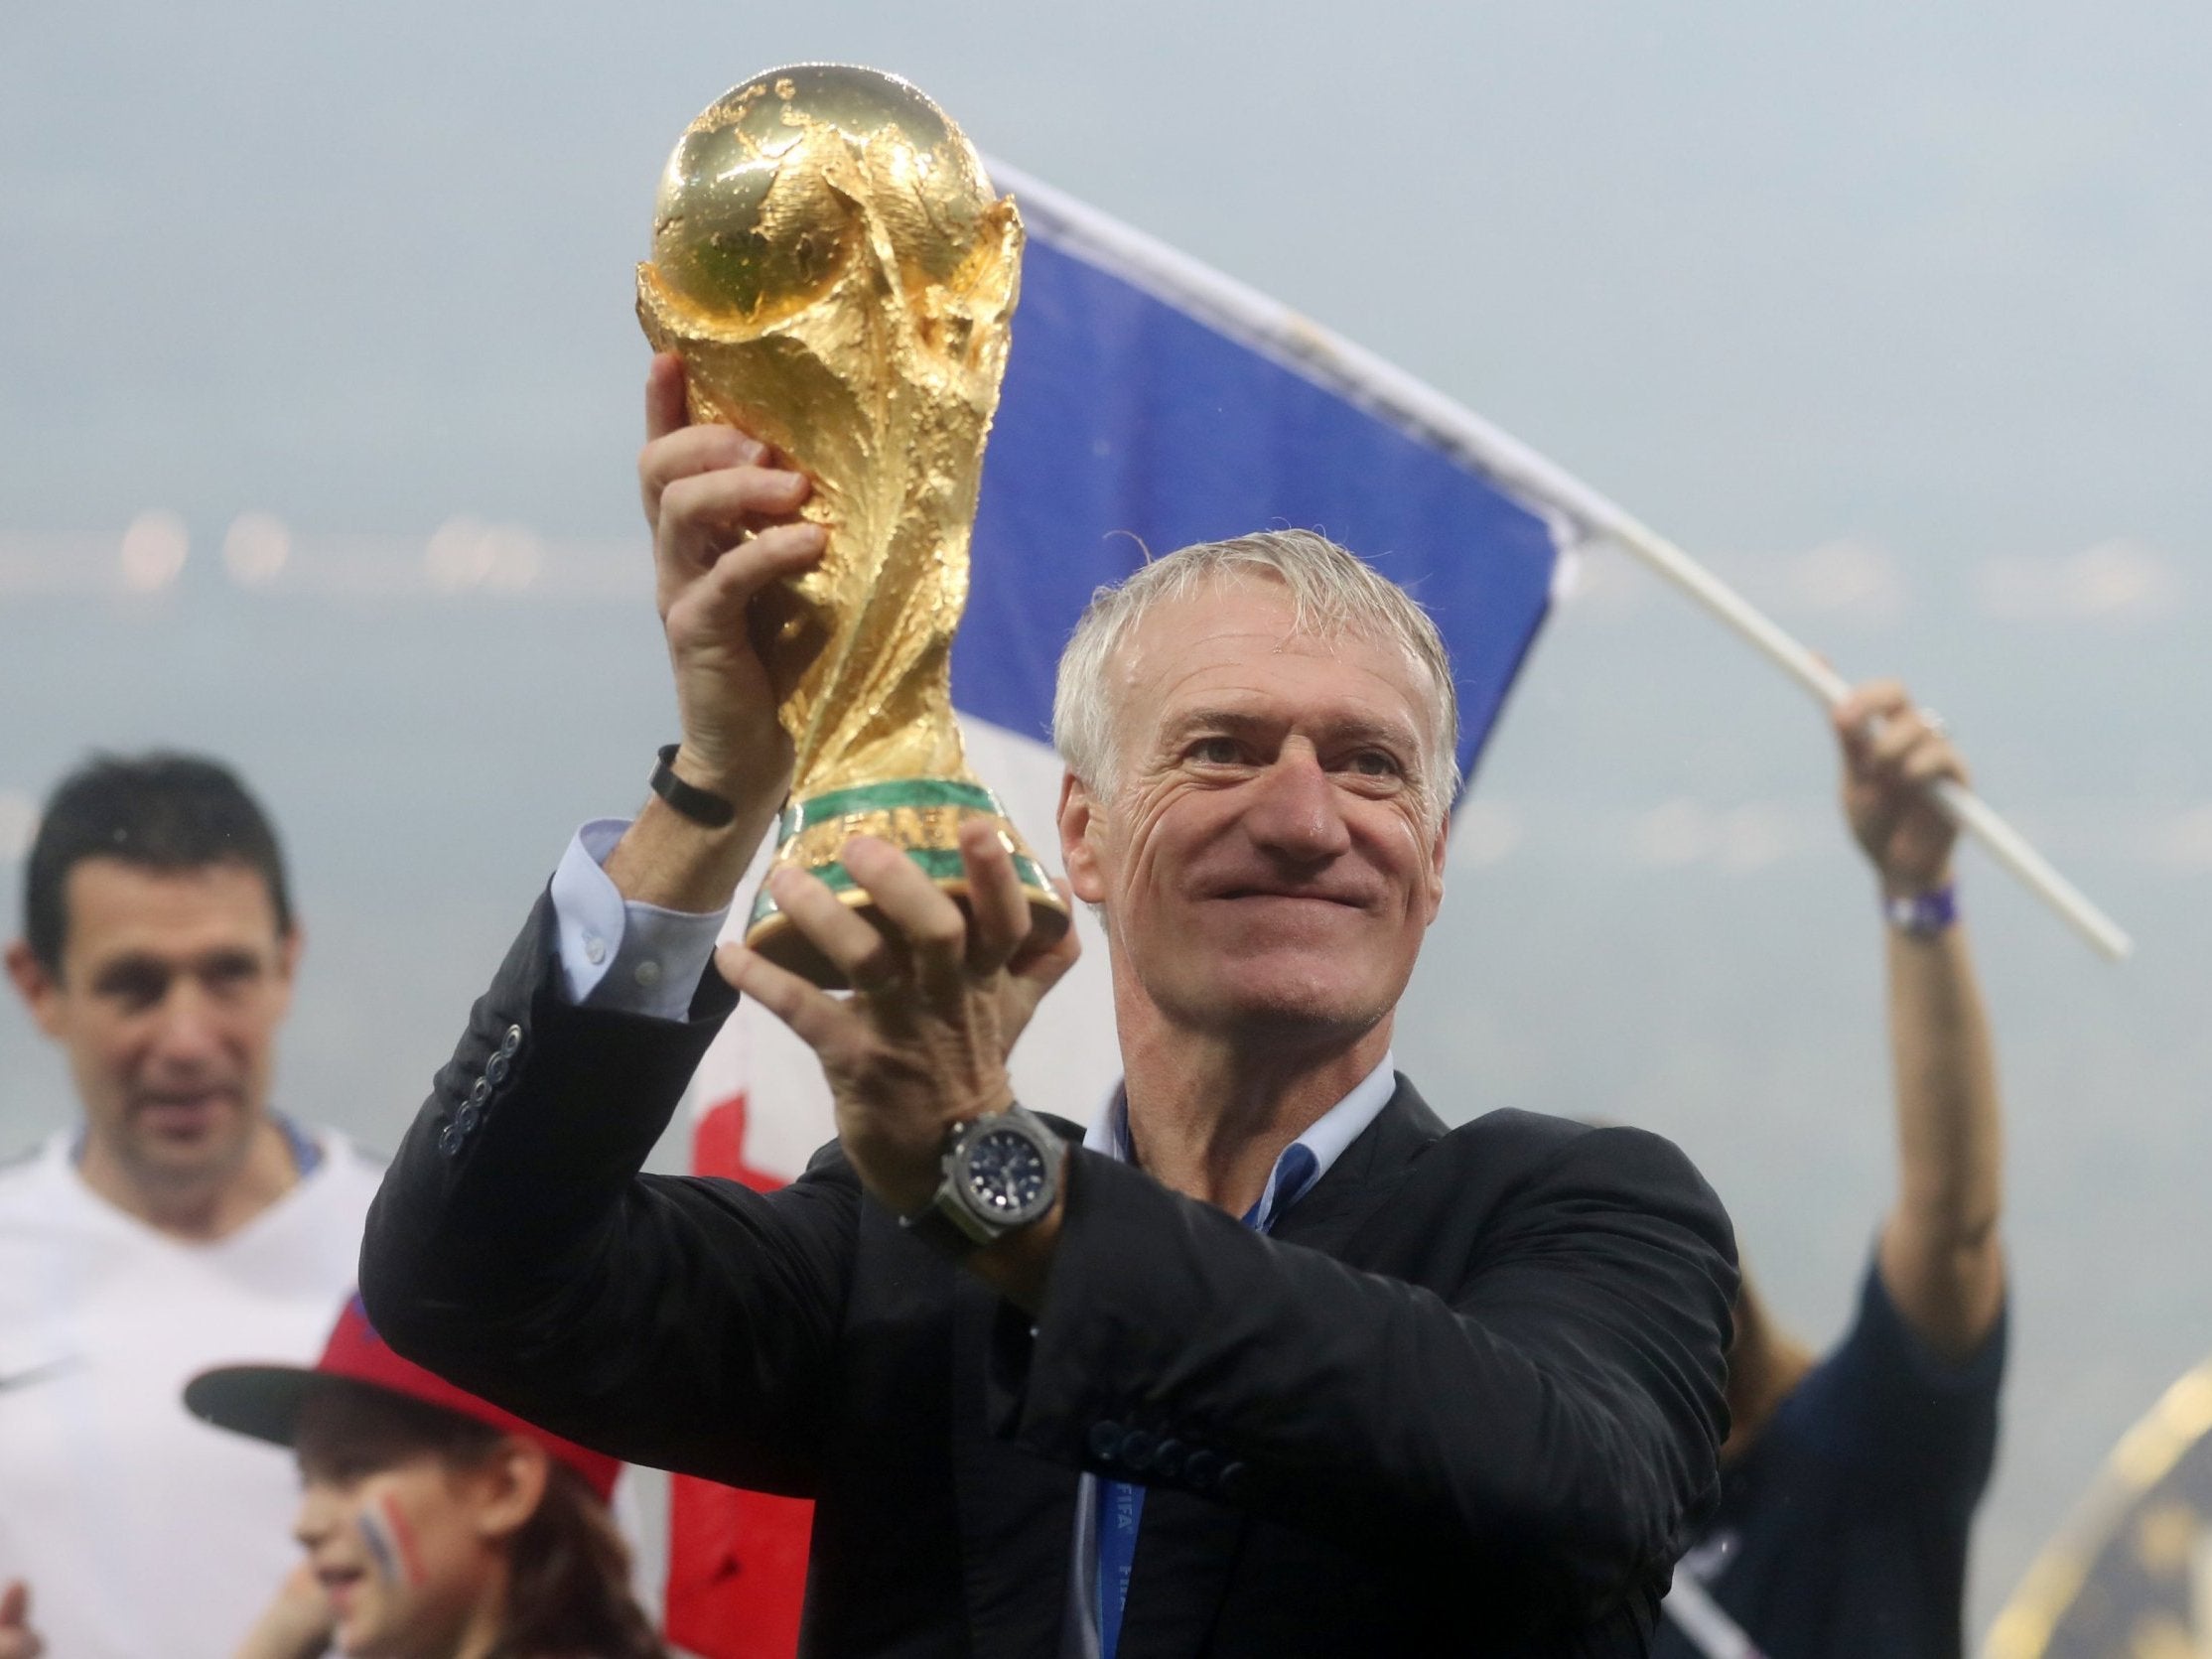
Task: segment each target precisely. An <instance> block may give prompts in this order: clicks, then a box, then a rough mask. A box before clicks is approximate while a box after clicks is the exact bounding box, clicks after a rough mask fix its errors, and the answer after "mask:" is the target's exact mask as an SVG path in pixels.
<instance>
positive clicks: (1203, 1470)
mask: <svg viewBox="0 0 2212 1659" xmlns="http://www.w3.org/2000/svg"><path fill="white" fill-rule="evenodd" d="M1220 1473H1221V1458H1220V1455H1219V1453H1217V1452H1208V1451H1206V1450H1205V1449H1204V1448H1203V1447H1201V1448H1199V1449H1198V1450H1197V1451H1196V1452H1191V1453H1190V1455H1189V1456H1187V1457H1185V1458H1184V1459H1183V1460H1182V1480H1183V1484H1184V1485H1186V1486H1188V1487H1189V1488H1190V1489H1191V1490H1192V1491H1194V1492H1203V1491H1209V1490H1211V1488H1212V1486H1213V1482H1214V1480H1215V1479H1216V1478H1217V1477H1218V1476H1219V1475H1220Z"/></svg>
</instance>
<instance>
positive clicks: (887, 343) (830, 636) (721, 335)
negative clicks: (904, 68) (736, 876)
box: [637, 64, 1068, 985]
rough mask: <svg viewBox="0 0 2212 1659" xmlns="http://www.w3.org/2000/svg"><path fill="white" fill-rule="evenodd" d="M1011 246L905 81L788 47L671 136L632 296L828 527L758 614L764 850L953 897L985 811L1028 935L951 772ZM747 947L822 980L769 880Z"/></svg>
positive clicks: (829, 976) (694, 395)
mask: <svg viewBox="0 0 2212 1659" xmlns="http://www.w3.org/2000/svg"><path fill="white" fill-rule="evenodd" d="M1021 260H1022V220H1021V216H1020V214H1019V213H1017V212H1016V210H1015V206H1014V202H1013V200H1012V199H1011V198H1005V199H1001V198H999V197H997V196H995V195H994V194H993V192H992V190H991V185H990V181H989V180H988V179H987V178H986V177H985V176H984V172H983V165H982V162H981V160H980V158H978V156H977V155H976V152H975V149H974V147H973V146H971V145H970V144H969V142H968V140H967V137H966V135H965V134H963V133H962V132H961V131H960V129H959V128H958V127H957V126H955V125H954V124H953V123H952V121H951V119H950V118H949V117H947V116H946V115H945V113H944V112H943V111H942V110H940V109H939V108H938V107H937V106H936V105H935V104H934V103H932V102H930V100H929V99H928V98H926V97H924V96H923V95H922V93H921V92H920V91H919V90H917V89H916V88H915V87H913V86H911V85H909V84H908V83H907V82H905V81H903V80H900V79H899V78H898V77H897V76H895V75H889V74H884V73H881V72H879V71H877V70H874V69H857V68H853V67H849V66H843V65H828V64H803V65H794V66H792V67H790V68H788V69H772V70H770V71H768V72H767V73H765V74H762V75H760V76H758V77H756V78H754V79H752V80H749V81H746V82H745V83H744V84H743V85H741V86H738V87H736V88H735V89H733V90H732V91H730V92H729V93H727V94H726V95H725V96H723V97H722V98H720V99H718V100H716V101H715V102H714V103H713V104H712V105H710V106H709V107H708V108H707V109H706V110H705V111H704V112H703V113H701V114H700V115H699V117H698V118H697V119H696V120H694V121H693V122H692V123H691V125H690V126H689V127H688V128H687V129H686V130H685V132H684V135H683V137H682V139H681V140H679V141H678V143H677V145H676V148H675V152H674V153H673V154H672V155H671V156H670V157H669V159H668V166H667V170H666V171H665V173H664V174H663V175H662V178H661V183H660V194H659V199H658V201H657V203H656V205H655V209H654V216H653V257H652V259H651V261H650V262H649V263H646V264H643V265H640V266H639V267H638V268H637V315H638V320H639V321H640V322H641V323H642V324H643V325H644V329H645V334H646V337H647V338H648V339H649V340H650V341H651V342H652V344H653V346H654V348H655V349H656V350H674V351H676V352H678V353H680V354H681V355H682V357H683V359H684V364H685V368H686V370H687V373H688V383H689V386H690V402H691V415H692V418H693V419H694V420H708V421H727V422H729V423H730V424H732V425H734V426H737V427H740V428H742V429H744V430H745V431H747V432H749V433H751V434H752V435H753V436H754V437H756V438H758V439H760V441H761V442H762V443H765V444H769V445H772V446H773V447H774V448H775V449H776V450H777V451H778V452H780V454H781V455H782V457H783V459H784V461H785V462H786V463H788V465H790V466H791V467H792V468H794V469H795V470H797V471H799V472H802V473H804V474H805V475H806V476H807V477H808V478H809V479H810V480H811V481H812V482H813V494H812V496H811V497H810V499H809V500H808V501H807V503H806V505H805V506H804V507H803V508H802V509H801V511H802V512H803V513H804V515H805V516H806V517H807V518H809V519H812V520H814V521H816V522H818V523H820V524H822V525H823V526H824V527H825V529H826V530H827V531H828V532H829V535H828V550H827V552H826V554H825V555H824V557H823V560H822V562H821V564H820V565H819V566H817V567H816V568H815V569H814V570H813V571H811V572H809V573H808V574H806V575H805V576H803V577H799V578H797V579H795V580H793V581H791V582H788V583H785V584H783V585H781V586H780V587H778V588H776V589H774V590H772V591H770V592H769V593H768V594H765V595H763V596H762V597H761V599H760V600H759V601H757V602H756V605H755V611H754V617H753V627H754V631H755V639H756V643H757V644H758V645H759V646H760V653H761V657H762V660H763V661H764V662H765V663H766V664H767V668H768V672H769V674H770V675H771V677H772V678H773V681H774V684H775V687H776V692H777V696H778V699H779V704H778V712H779V716H780V718H781V720H782V723H783V726H784V729H785V730H786V731H788V732H789V733H790V735H791V742H792V744H793V746H794V748H795V750H796V760H795V763H794V769H793V773H792V784H791V798H790V801H789V803H788V804H787V806H786V807H785V810H784V813H783V816H782V819H781V821H780V822H779V824H778V827H777V844H776V853H775V859H776V863H778V864H789V865H794V866H796V867H798V868H800V869H802V870H806V871H809V872H811V873H812V874H814V875H816V876H818V877H820V878H821V879H822V880H824V881H825V882H827V883H828V884H829V885H830V887H831V888H832V889H834V890H836V891H837V892H838V893H839V895H840V896H841V897H843V898H844V899H846V901H847V902H849V903H854V904H856V905H860V906H863V907H865V905H866V902H867V898H866V895H865V894H863V893H861V892H860V891H859V890H858V889H857V888H855V887H854V886H853V884H852V880H851V878H850V877H849V876H848V875H847V874H846V872H845V869H844V867H843V865H842V864H841V863H840V862H839V852H840V850H841V849H842V848H843V846H844V845H845V843H846V841H847V840H848V839H850V838H851V837H852V836H854V835H857V834H870V835H880V836H883V837H885V838H886V839H888V840H890V841H892V842H893V843H894V844H896V845H898V846H899V847H900V848H901V849H902V850H903V851H904V852H905V853H906V854H907V856H908V857H909V858H912V859H913V860H914V861H915V862H916V863H918V864H919V865H920V866H921V867H922V868H923V869H924V870H925V871H927V872H928V873H929V874H930V876H931V877H932V878H934V879H935V880H936V881H937V882H938V883H939V884H940V885H941V886H943V887H944V888H946V889H947V890H948V891H950V892H952V893H953V894H955V895H956V896H959V895H962V894H964V891H965V886H966V884H965V879H964V877H963V875H962V870H961V863H960V854H959V848H958V843H957V841H956V839H955V837H956V833H957V829H958V826H959V824H960V823H961V822H962V821H963V820H964V819H967V818H971V817H976V816H978V815H982V816H987V817H989V818H991V819H992V820H993V821H994V822H995V823H996V825H997V826H998V830H999V833H1000V835H1001V836H1002V837H1003V838H1004V839H1005V842H1006V845H1007V847H1008V849H1009V851H1010V852H1011V853H1012V854H1013V855H1014V862H1015V869H1016V871H1017V872H1018V873H1019V875H1020V876H1021V879H1022V885H1023V888H1024V891H1025V892H1026V893H1027V895H1028V897H1029V900H1030V911H1031V917H1032V925H1033V928H1035V929H1036V930H1037V932H1038V933H1040V934H1041V935H1042V936H1043V937H1045V938H1048V939H1049V938H1057V937H1058V936H1059V935H1060V934H1061V933H1063V932H1064V931H1065V930H1066V928H1067V925H1068V913H1067V907H1066V905H1065V904H1064V903H1063V902H1062V901H1061V899H1060V898H1059V897H1058V895H1057V894H1056V893H1055V892H1054V891H1053V889H1052V886H1051V884H1050V882H1049V881H1048V880H1047V879H1046V878H1045V875H1044V872H1043V870H1042V869H1041V868H1040V867H1039V866H1038V864H1037V859H1036V857H1035V855H1034V854H1032V853H1031V851H1030V849H1029V848H1028V846H1027V845H1026V844H1024V842H1023V841H1022V838H1021V836H1020V834H1019V833H1018V832H1017V831H1016V830H1015V828H1014V825H1013V824H1012V822H1011V821H1010V820H1009V819H1008V818H1007V815H1006V812H1005V809H1004V808H1003V807H1002V806H1001V805H1000V803H999V801H998V799H997V797H995V796H994V795H993V794H992V793H991V791H990V790H989V789H987V788H985V787H984V786H983V785H982V783H981V782H979V781H978V780H977V779H976V777H975V776H974V774H973V773H972V772H970V770H969V769H968V764H967V759H966V755H965V752H964V750H963V748H962V745H961V741H960V729H959V727H958V725H957V724H956V723H955V720H954V717H953V712H952V688H951V651H952V635H953V629H954V628H955V627H956V626H957V625H958V623H959V621H960V613H961V610H962V608H963V607H964V606H965V604H966V602H967V594H968V543H969V536H970V532H971V530H972V528H973V524H974V520H975V510H976V495H977V491H978V489H979V487H980V485H981V483H982V475H983V448H984V443H985V441H986V440H987V439H988V437H989V436H990V431H991V419H992V415H993V413H994V412H995V411H996V409H997V407H998V401H999V383H1000V379H1001V377H1002V375H1003V374H1004V372H1005V369H1006V353H1007V346H1008V339H1009V325H1010V322H1011V319H1012V317H1013V313H1014V305H1015V298H1016V293H1017V290H1018V288H1019V285H1020V274H1021ZM746 942H747V943H748V944H749V945H751V946H752V947H753V948H754V949H755V950H758V951H760V953H761V954H762V955H764V956H766V957H768V958H769V959H770V960H772V961H776V962H779V963H781V964H782V965H784V966H786V967H790V968H793V969H795V970H797V971H799V972H801V973H804V974H806V975H807V976H808V977H810V978H812V979H813V980H815V981H816V982H817V983H818V984H824V985H834V984H837V983H839V980H838V975H837V971H836V970H835V969H834V968H833V967H832V966H831V965H830V963H829V962H828V961H827V959H826V958H824V957H822V956H821V955H820V954H819V953H818V952H816V951H815V950H814V948H813V947H812V946H811V945H810V944H808V943H807V942H806V940H805V939H804V938H803V937H802V936H801V935H800V933H799V932H798V930H797V929H796V928H795V927H792V926H791V925H790V923H789V921H788V919H787V918H786V917H784V916H783V915H782V914H781V913H780V912H779V911H778V910H777V909H776V907H775V904H774V901H773V900H772V899H769V898H768V896H767V894H766V893H765V892H764V891H763V892H762V893H761V894H760V898H759V899H758V900H757V901H756V903H755V905H754V908H753V912H752V917H751V921H750V924H749V927H748V930H747V935H746Z"/></svg>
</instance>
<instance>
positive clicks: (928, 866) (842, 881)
mask: <svg viewBox="0 0 2212 1659" xmlns="http://www.w3.org/2000/svg"><path fill="white" fill-rule="evenodd" d="M893 787H905V785H893ZM848 792H849V793H852V794H856V795H857V794H862V793H864V792H866V791H863V790H859V789H854V790H851V791H848ZM983 792H984V791H978V793H983ZM825 798H826V797H825ZM901 804H906V805H911V804H913V803H912V802H904V803H901ZM923 804H926V805H938V804H942V803H939V802H934V801H931V802H925V803H923ZM962 804H965V803H962ZM905 853H906V857H907V858H909V859H911V860H912V861H913V862H914V863H915V864H917V865H919V866H920V867H921V872H922V874H923V875H925V876H927V877H928V878H929V879H930V880H931V881H933V882H955V881H958V880H960V878H961V877H962V876H963V875H964V874H966V873H965V872H964V871H963V870H962V869H961V866H960V854H959V853H958V851H956V850H955V849H952V848H949V847H908V848H907V849H905ZM808 874H809V875H812V876H815V877H818V878H819V879H820V880H821V881H822V883H823V884H824V885H825V886H826V887H828V888H829V890H830V891H831V892H832V893H850V892H851V891H852V889H853V878H852V874H851V872H849V871H848V870H846V868H845V867H844V866H843V865H842V864H822V865H816V866H815V867H814V869H812V870H811V871H809V872H808ZM1014 874H1015V875H1016V876H1018V877H1019V878H1021V882H1022V886H1023V887H1024V888H1025V889H1027V890H1029V891H1030V892H1032V893H1050V892H1052V891H1053V889H1052V881H1051V878H1050V877H1048V876H1046V875H1045V874H1044V870H1043V867H1042V866H1040V865H1039V864H1038V863H1037V860H1035V859H1033V858H1030V857H1028V856H1026V855H1024V854H1021V853H1016V854H1015V855H1014ZM776 913H777V911H776V904H775V900H774V899H770V898H769V897H768V890H767V889H766V888H765V887H763V888H762V889H761V890H760V897H758V898H757V899H754V900H753V913H752V914H751V915H750V916H749V917H747V918H746V929H747V931H748V932H750V931H751V930H752V929H754V928H756V927H758V926H760V923H761V922H763V921H765V920H766V919H767V918H768V917H769V916H772V915H774V914H776Z"/></svg>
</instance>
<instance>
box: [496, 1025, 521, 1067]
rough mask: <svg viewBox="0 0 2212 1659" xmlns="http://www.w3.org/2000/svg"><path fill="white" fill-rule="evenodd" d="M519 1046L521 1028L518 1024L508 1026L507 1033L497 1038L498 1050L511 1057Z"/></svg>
mask: <svg viewBox="0 0 2212 1659" xmlns="http://www.w3.org/2000/svg"><path fill="white" fill-rule="evenodd" d="M521 1047H522V1028H521V1027H520V1026H509V1027H508V1028H507V1035H506V1036H504V1037H501V1038H499V1052H500V1053H502V1054H504V1055H506V1056H507V1058H509V1059H512V1058H514V1056H515V1054H516V1053H517V1052H518V1051H519V1050H520V1049H521Z"/></svg>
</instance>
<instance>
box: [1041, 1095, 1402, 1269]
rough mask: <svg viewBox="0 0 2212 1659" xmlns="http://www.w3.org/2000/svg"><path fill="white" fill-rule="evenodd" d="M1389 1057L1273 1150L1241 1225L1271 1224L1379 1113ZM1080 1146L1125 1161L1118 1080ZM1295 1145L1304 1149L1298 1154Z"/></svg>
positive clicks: (1386, 1099) (1125, 1111) (1125, 1127)
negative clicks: (1261, 1184) (1256, 1198)
mask: <svg viewBox="0 0 2212 1659" xmlns="http://www.w3.org/2000/svg"><path fill="white" fill-rule="evenodd" d="M1392 1059H1393V1056H1392V1055H1391V1054H1390V1053H1389V1052H1388V1051H1385V1053H1384V1054H1383V1057H1382V1059H1381V1060H1380V1061H1379V1062H1378V1063H1377V1064H1376V1066H1375V1069H1374V1070H1372V1071H1370V1072H1368V1073H1367V1075H1366V1076H1364V1077H1362V1078H1361V1079H1360V1080H1359V1081H1358V1082H1357V1083H1355V1084H1354V1085H1352V1091H1351V1093H1349V1094H1347V1095H1345V1096H1344V1098H1343V1099H1341V1100H1339V1101H1338V1102H1337V1103H1336V1104H1335V1105H1333V1106H1331V1107H1330V1108H1329V1109H1328V1110H1327V1111H1325V1112H1323V1113H1322V1114H1321V1115H1320V1116H1319V1117H1318V1118H1315V1119H1314V1120H1313V1123H1311V1124H1309V1125H1308V1126H1307V1129H1306V1133H1305V1134H1303V1135H1301V1136H1300V1137H1299V1138H1298V1139H1297V1140H1295V1141H1293V1142H1292V1143H1291V1144H1290V1145H1289V1146H1287V1147H1285V1148H1284V1149H1283V1150H1282V1152H1281V1153H1280V1154H1279V1155H1277V1157H1276V1160H1275V1168H1274V1169H1272V1170H1270V1171H1269V1172H1268V1177H1267V1185H1266V1187H1265V1188H1264V1189H1263V1190H1262V1191H1261V1193H1260V1201H1259V1202H1258V1203H1257V1204H1255V1205H1253V1206H1252V1213H1251V1214H1249V1215H1247V1216H1246V1217H1245V1223H1246V1225H1248V1226H1255V1227H1257V1228H1258V1229H1259V1230H1260V1231H1261V1232H1266V1231H1268V1230H1269V1229H1270V1228H1272V1227H1273V1226H1274V1225H1275V1223H1276V1222H1277V1221H1278V1220H1280V1219H1281V1218H1282V1216H1283V1213H1284V1212H1285V1211H1286V1210H1288V1209H1289V1208H1290V1207H1291V1206H1292V1205H1293V1204H1295V1203H1297V1202H1298V1201H1299V1199H1301V1198H1303V1197H1304V1196H1306V1194H1307V1193H1308V1192H1310V1191H1312V1190H1313V1184H1314V1182H1316V1181H1318V1180H1319V1179H1320V1178H1321V1176H1323V1175H1327V1174H1328V1171H1329V1166H1331V1165H1332V1164H1334V1163H1335V1162H1336V1160H1337V1159H1339V1158H1341V1157H1342V1156H1343V1154H1344V1149H1345V1148H1346V1147H1348V1146H1350V1145H1351V1144H1352V1143H1353V1142H1354V1141H1356V1140H1358V1139H1359V1137H1360V1133H1361V1131H1363V1130H1364V1129H1366V1127H1367V1126H1368V1125H1369V1124H1371V1123H1373V1122H1374V1121H1375V1119H1376V1118H1377V1117H1379V1116H1381V1114H1382V1109H1383V1108H1384V1107H1385V1106H1387V1105H1389V1104H1390V1097H1391V1096H1392V1095H1393V1094H1395V1093H1397V1092H1398V1079H1397V1077H1396V1075H1395V1069H1396V1068H1395V1067H1394V1065H1393V1064H1392ZM1083 1146H1084V1148H1085V1150H1087V1151H1090V1152H1097V1153H1104V1154H1105V1155H1106V1156H1107V1157H1108V1158H1111V1159H1113V1160H1114V1161H1115V1162H1116V1163H1120V1164H1127V1163H1130V1162H1131V1159H1130V1156H1129V1091H1128V1090H1127V1089H1125V1088H1124V1087H1123V1086H1122V1085H1121V1084H1119V1083H1117V1084H1115V1085H1114V1097H1113V1099H1112V1100H1110V1101H1108V1102H1107V1104H1106V1110H1105V1111H1103V1112H1101V1113H1099V1114H1098V1116H1097V1117H1096V1118H1094V1119H1093V1120H1092V1121H1091V1126H1090V1128H1088V1129H1087V1130H1085V1131H1084V1132H1083ZM1301 1148H1303V1149H1305V1150H1304V1153H1303V1154H1302V1155H1301V1154H1300V1153H1299V1149H1301Z"/></svg>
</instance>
